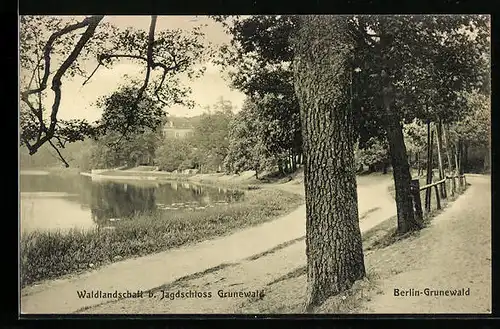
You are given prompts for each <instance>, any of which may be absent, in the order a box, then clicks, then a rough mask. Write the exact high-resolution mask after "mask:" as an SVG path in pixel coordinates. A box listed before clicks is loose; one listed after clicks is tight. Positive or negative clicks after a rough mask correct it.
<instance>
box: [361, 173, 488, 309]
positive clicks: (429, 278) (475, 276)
mask: <svg viewBox="0 0 500 329" xmlns="http://www.w3.org/2000/svg"><path fill="white" fill-rule="evenodd" d="M467 181H468V182H470V183H471V184H472V185H471V186H469V189H467V191H466V192H465V193H464V195H462V196H461V197H460V198H459V199H457V200H456V201H455V202H454V203H453V204H452V205H451V206H450V208H448V209H446V211H445V212H443V213H441V214H440V215H438V216H437V217H436V218H435V219H434V220H433V221H432V224H431V225H430V226H429V227H428V228H426V229H424V230H422V231H421V233H420V235H419V236H418V237H415V238H411V239H408V240H403V241H400V242H399V243H396V244H394V245H391V246H389V247H387V248H385V249H384V250H383V251H381V252H382V253H384V255H378V256H377V257H376V258H377V259H378V262H377V263H371V264H368V265H369V267H371V268H374V269H375V270H377V271H380V273H379V275H380V276H381V280H380V282H379V284H380V287H379V292H380V294H377V295H376V296H374V297H373V298H372V299H371V300H370V301H369V302H367V303H366V304H364V307H363V308H362V309H361V310H360V312H362V313H490V312H491V182H490V176H473V175H470V176H469V175H467ZM395 273H397V274H395ZM425 288H430V289H431V290H438V289H439V290H454V289H460V290H461V289H462V288H465V289H470V295H469V296H426V295H425V293H424V289H425ZM394 289H400V290H409V289H413V293H411V294H412V295H415V291H419V292H420V296H405V297H401V296H399V297H396V296H394Z"/></svg>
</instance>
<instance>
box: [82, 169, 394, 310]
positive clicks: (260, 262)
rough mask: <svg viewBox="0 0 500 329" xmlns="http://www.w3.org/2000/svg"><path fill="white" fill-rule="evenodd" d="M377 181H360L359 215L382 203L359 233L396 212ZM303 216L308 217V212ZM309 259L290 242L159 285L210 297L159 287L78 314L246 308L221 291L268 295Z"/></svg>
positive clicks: (384, 185) (301, 247)
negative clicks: (271, 287)
mask: <svg viewBox="0 0 500 329" xmlns="http://www.w3.org/2000/svg"><path fill="white" fill-rule="evenodd" d="M377 183H378V184H377V185H376V186H371V187H369V186H368V185H370V184H359V186H358V194H359V199H360V202H359V211H360V214H363V213H364V212H367V211H369V210H372V209H373V208H374V207H376V208H379V209H377V210H376V211H370V213H369V214H368V215H367V216H366V217H365V218H364V219H363V220H362V221H361V223H360V228H361V232H366V231H367V230H369V229H370V228H372V227H373V226H374V225H377V224H378V223H380V222H381V221H383V220H385V219H387V218H388V217H391V216H394V215H395V212H396V208H395V204H394V200H392V198H391V197H390V195H389V194H388V192H387V185H388V184H389V183H390V181H389V180H386V179H385V178H384V179H383V180H381V181H380V182H377ZM280 188H282V189H290V188H293V187H291V186H287V185H286V184H284V185H282V186H280ZM303 216H304V217H305V214H304V215H303ZM385 216H387V217H385ZM304 235H305V227H304V226H303V227H302V237H303V236H304ZM305 264H306V255H305V241H304V239H301V240H297V241H290V244H289V245H287V246H285V247H283V248H280V249H277V250H275V251H273V252H271V253H269V254H267V255H262V256H261V257H259V258H256V259H245V260H242V261H240V262H238V263H236V264H228V266H227V267H224V268H221V269H217V270H214V271H213V272H210V273H204V274H202V275H200V276H199V277H196V278H193V279H186V280H182V281H180V282H177V283H175V284H169V285H165V286H164V287H161V288H160V290H164V291H168V292H171V293H175V292H178V291H179V292H189V291H192V292H199V293H206V294H208V293H211V294H212V297H211V298H176V299H174V300H170V299H168V298H164V299H162V296H163V294H164V293H163V292H161V291H157V292H156V294H155V297H154V298H143V299H122V300H119V301H116V302H111V303H107V304H101V305H98V306H96V307H92V308H90V309H85V310H82V311H81V312H79V313H84V314H88V313H93V314H103V313H120V314H134V313H137V314H162V313H163V314H165V313H177V314H180V313H191V314H192V313H240V312H242V310H241V309H240V308H241V302H242V298H231V297H223V298H221V297H220V296H219V295H218V292H219V291H222V292H235V291H236V292H240V291H242V292H252V291H258V292H259V293H260V292H263V293H264V294H266V286H267V285H268V284H269V283H271V282H273V281H275V280H279V279H280V278H283V277H284V276H285V275H287V274H289V273H291V272H294V271H299V272H300V271H301V270H302V268H303V267H304V266H305Z"/></svg>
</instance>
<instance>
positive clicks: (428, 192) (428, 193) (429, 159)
mask: <svg viewBox="0 0 500 329" xmlns="http://www.w3.org/2000/svg"><path fill="white" fill-rule="evenodd" d="M433 140H434V131H431V122H430V120H428V121H427V180H426V183H427V184H430V183H432V145H433ZM431 193H432V190H431V189H430V188H429V189H427V190H426V191H425V209H426V210H427V211H430V207H431Z"/></svg>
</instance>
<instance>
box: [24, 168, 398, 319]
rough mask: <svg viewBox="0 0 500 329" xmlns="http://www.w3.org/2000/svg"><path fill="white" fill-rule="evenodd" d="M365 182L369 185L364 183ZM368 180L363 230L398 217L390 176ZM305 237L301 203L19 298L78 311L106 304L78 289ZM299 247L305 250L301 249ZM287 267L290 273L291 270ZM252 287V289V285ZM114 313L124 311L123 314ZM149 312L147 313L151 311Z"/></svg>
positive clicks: (193, 269) (194, 266)
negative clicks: (268, 217)
mask: <svg viewBox="0 0 500 329" xmlns="http://www.w3.org/2000/svg"><path fill="white" fill-rule="evenodd" d="M364 181H366V182H368V183H366V184H364V183H363V182H364ZM370 182H371V181H370V179H365V180H364V179H361V183H360V184H359V186H358V195H359V208H360V213H363V212H364V211H367V210H370V209H374V208H378V209H377V211H374V212H372V213H371V214H370V216H368V217H367V218H366V219H365V220H364V221H363V223H364V227H365V230H368V229H369V228H371V227H373V226H375V225H377V224H378V223H380V222H381V221H383V220H385V219H387V218H388V217H390V216H392V215H394V214H395V205H394V201H393V200H392V199H391V197H390V196H389V194H388V193H387V185H388V184H390V180H388V177H387V176H386V177H383V178H382V179H379V180H378V181H376V183H377V185H375V186H370V187H368V185H370V184H371V183H370ZM304 235H305V206H304V205H303V206H300V207H299V208H298V209H296V210H295V211H293V212H292V213H290V214H288V215H286V216H283V217H281V218H279V219H277V220H274V221H272V222H268V223H264V224H261V225H259V226H256V227H252V228H248V229H245V230H242V231H239V232H236V233H234V234H232V235H229V236H226V237H221V238H217V239H213V240H208V241H204V242H201V243H198V244H195V245H191V246H185V247H182V248H178V249H173V250H169V251H166V252H162V253H157V254H153V255H149V256H145V257H140V258H135V259H130V260H124V261H121V262H117V263H114V264H110V265H108V266H105V267H102V268H100V269H98V270H95V271H92V272H88V273H85V274H82V275H78V276H75V277H73V278H71V279H64V280H54V281H50V282H47V283H44V284H42V285H40V286H36V287H30V288H28V289H25V290H24V291H23V292H22V294H23V295H24V296H22V297H21V312H22V313H24V314H28V313H29V314H33V313H38V314H41V313H59V314H60V313H71V312H75V311H77V310H79V309H82V308H88V307H92V306H96V305H98V304H101V303H103V302H105V301H106V300H103V299H99V298H79V297H78V295H77V291H82V290H87V291H91V290H102V291H105V292H114V291H115V290H118V291H127V290H128V291H132V292H134V291H138V290H141V291H146V290H150V289H153V288H156V287H160V286H162V285H164V284H166V283H169V282H173V281H175V280H177V279H179V278H181V277H184V276H186V275H189V274H193V273H197V272H202V271H205V270H207V269H210V268H213V267H216V266H219V265H220V264H225V263H237V262H239V261H241V260H243V259H245V258H248V257H250V256H253V255H256V254H259V253H263V252H265V251H268V250H270V249H272V248H273V247H276V246H277V245H280V244H282V243H286V242H288V241H291V240H294V239H298V238H300V237H302V236H304ZM296 248H299V249H300V248H302V249H303V247H296ZM299 254H300V253H299ZM281 257H285V258H286V257H288V256H281ZM291 260H292V261H293V259H291ZM268 261H269V260H268ZM293 262H294V261H293ZM271 264H272V263H271ZM294 264H301V262H300V261H299V262H298V263H296V262H294ZM265 267H267V268H269V271H270V273H277V274H279V273H280V271H279V269H278V268H276V271H275V268H274V267H277V265H276V266H274V265H273V267H272V268H271V267H269V265H266V266H265ZM286 268H287V269H289V266H288V267H286ZM248 271H250V272H242V273H251V269H248ZM257 272H258V271H257ZM273 275H274V274H273ZM259 276H260V274H257V273H256V275H249V277H259ZM249 282H250V281H249ZM251 286H254V285H253V284H251ZM146 299H149V298H148V297H147V296H146V294H144V298H143V299H140V300H136V301H137V302H142V301H145V300H146ZM130 301H132V302H133V300H130V299H129V300H127V302H130ZM107 305H112V304H107ZM114 312H118V313H120V310H115V311H114ZM191 312H193V309H191ZM146 313H148V312H147V310H146Z"/></svg>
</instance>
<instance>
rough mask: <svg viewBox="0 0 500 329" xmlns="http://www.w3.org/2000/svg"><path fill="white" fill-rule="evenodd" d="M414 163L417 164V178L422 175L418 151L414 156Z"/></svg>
mask: <svg viewBox="0 0 500 329" xmlns="http://www.w3.org/2000/svg"><path fill="white" fill-rule="evenodd" d="M415 161H416V162H417V176H418V177H420V175H422V166H421V165H420V151H418V152H417V153H416V154H415Z"/></svg>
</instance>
